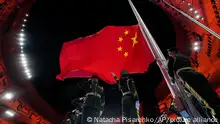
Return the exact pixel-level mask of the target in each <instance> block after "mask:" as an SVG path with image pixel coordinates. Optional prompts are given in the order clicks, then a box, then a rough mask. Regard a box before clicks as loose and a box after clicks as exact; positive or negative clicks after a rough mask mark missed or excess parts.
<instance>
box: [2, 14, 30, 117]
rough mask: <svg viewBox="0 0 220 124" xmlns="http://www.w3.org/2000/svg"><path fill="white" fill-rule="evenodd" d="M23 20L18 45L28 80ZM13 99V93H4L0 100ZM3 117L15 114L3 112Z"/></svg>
mask: <svg viewBox="0 0 220 124" xmlns="http://www.w3.org/2000/svg"><path fill="white" fill-rule="evenodd" d="M25 16H26V18H27V17H28V14H26V15H25ZM26 18H25V19H24V23H23V24H22V27H23V28H22V29H21V33H20V34H19V41H20V42H19V44H20V48H21V54H20V59H21V63H22V65H23V67H24V70H25V71H24V72H25V73H26V75H27V77H28V78H29V79H30V78H31V77H32V76H31V74H30V71H29V69H28V67H27V58H26V57H25V54H24V51H23V49H24V41H25V34H24V27H25V22H27V19H26ZM14 97H15V94H14V93H13V92H6V93H4V94H3V96H2V97H1V99H3V100H6V101H10V100H12V99H13V98H14ZM4 114H5V116H7V117H13V116H15V114H16V112H15V111H13V110H10V109H8V110H5V112H4Z"/></svg>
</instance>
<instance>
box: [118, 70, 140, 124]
mask: <svg viewBox="0 0 220 124" xmlns="http://www.w3.org/2000/svg"><path fill="white" fill-rule="evenodd" d="M119 83H120V84H119V87H120V90H121V92H122V118H124V119H122V121H123V124H130V123H131V122H129V119H132V118H133V119H137V118H138V115H137V114H138V113H137V109H136V101H137V94H135V90H136V89H135V84H134V81H133V79H132V78H130V77H129V76H128V72H127V71H122V73H121V77H120V82H119ZM134 123H135V124H139V123H138V122H137V121H135V122H134Z"/></svg>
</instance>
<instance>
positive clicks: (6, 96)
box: [3, 92, 14, 100]
mask: <svg viewBox="0 0 220 124" xmlns="http://www.w3.org/2000/svg"><path fill="white" fill-rule="evenodd" d="M13 97H14V94H13V93H11V92H7V93H5V94H4V96H3V99H5V100H11V99H12V98H13Z"/></svg>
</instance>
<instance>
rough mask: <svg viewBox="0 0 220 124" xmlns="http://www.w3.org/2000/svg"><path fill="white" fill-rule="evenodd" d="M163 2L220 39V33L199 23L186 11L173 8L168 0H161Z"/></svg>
mask: <svg viewBox="0 0 220 124" xmlns="http://www.w3.org/2000/svg"><path fill="white" fill-rule="evenodd" d="M163 2H164V3H165V4H167V5H169V6H170V7H171V8H173V9H175V10H176V11H177V12H179V13H181V14H182V15H183V16H185V17H186V18H188V19H189V20H191V21H192V22H194V23H196V24H197V25H198V26H200V27H201V28H203V29H204V30H206V31H207V32H209V33H210V34H212V35H213V36H215V37H216V38H218V39H220V35H219V34H218V33H216V32H214V31H213V30H211V29H210V28H208V27H206V26H205V25H203V24H202V23H200V22H199V21H197V20H196V19H194V18H192V17H191V16H189V15H187V14H186V13H184V12H183V11H181V10H179V9H177V8H175V7H174V6H172V5H171V4H169V3H168V2H166V1H165V0H163Z"/></svg>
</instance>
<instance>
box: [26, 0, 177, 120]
mask: <svg viewBox="0 0 220 124" xmlns="http://www.w3.org/2000/svg"><path fill="white" fill-rule="evenodd" d="M134 4H135V6H136V7H137V9H138V11H139V12H140V14H141V16H142V17H143V19H144V21H145V24H146V25H147V27H148V28H149V29H150V31H151V33H152V35H153V37H154V38H155V40H156V41H157V43H158V45H159V47H160V48H161V49H162V50H163V51H165V50H166V49H167V48H169V47H173V46H175V39H176V38H175V32H174V30H173V28H172V23H171V22H170V20H169V19H168V17H167V15H166V14H165V13H164V12H163V10H162V9H160V7H158V6H156V5H155V4H153V3H151V2H149V1H148V0H134ZM29 15H30V16H29V18H28V22H27V26H26V30H27V33H28V39H29V41H30V42H29V45H28V46H27V47H26V48H25V49H26V53H27V54H28V55H29V56H31V59H32V67H31V70H32V71H33V75H34V77H33V84H34V86H35V88H36V89H37V91H38V92H39V93H40V95H41V96H42V97H43V98H44V99H45V100H46V101H47V102H48V103H49V104H51V105H52V106H53V108H55V109H56V110H57V111H59V112H61V113H63V114H65V113H66V112H67V111H69V110H71V109H73V108H74V107H73V106H72V105H71V100H72V99H73V98H76V97H79V96H82V95H83V94H84V92H83V91H81V90H80V89H79V88H78V87H77V85H76V83H80V82H83V81H84V79H67V80H65V81H58V80H56V79H55V77H56V75H57V74H59V72H60V70H59V54H60V50H61V47H62V44H63V43H64V42H67V41H70V40H73V39H76V38H78V37H83V36H87V35H91V34H94V33H96V32H98V31H99V30H101V29H102V28H103V27H105V26H107V25H118V26H123V25H134V24H137V21H136V18H135V16H134V14H133V12H132V10H131V8H130V6H129V4H128V1H127V0H64V1H61V0H37V2H36V4H34V6H33V8H32V9H31V11H30V13H29ZM132 76H133V77H134V79H135V81H136V83H137V89H138V92H139V97H140V99H141V101H143V102H144V106H148V107H145V111H148V112H150V110H149V109H150V108H151V106H153V105H155V103H156V100H155V98H154V89H155V88H156V87H157V85H158V84H159V83H160V81H161V79H162V77H161V75H160V71H159V69H158V68H157V65H156V64H155V63H153V64H152V65H151V66H150V68H149V71H148V72H147V73H145V74H136V75H132ZM103 84H104V83H103ZM104 88H105V93H106V94H105V95H106V108H105V110H106V111H105V115H106V116H119V115H120V109H119V108H120V100H121V96H120V93H119V91H117V89H116V86H114V85H107V84H105V85H104Z"/></svg>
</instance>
